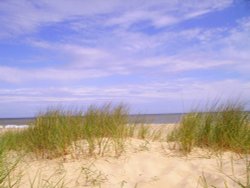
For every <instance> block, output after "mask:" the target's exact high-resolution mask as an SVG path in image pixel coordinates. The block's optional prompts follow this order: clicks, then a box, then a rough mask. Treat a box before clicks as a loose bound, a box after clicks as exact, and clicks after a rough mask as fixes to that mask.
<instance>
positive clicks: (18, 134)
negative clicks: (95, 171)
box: [1, 104, 133, 158]
mask: <svg viewBox="0 0 250 188" xmlns="http://www.w3.org/2000/svg"><path fill="white" fill-rule="evenodd" d="M127 123H128V110H127V108H126V107H125V105H117V106H112V105H111V104H105V105H103V106H101V107H97V106H90V107H89V108H88V109H87V111H86V112H85V113H83V112H82V111H81V110H78V111H77V110H75V111H69V110H63V109H57V108H49V109H47V110H46V111H45V112H43V113H40V114H39V115H38V116H37V117H36V119H35V121H34V122H33V123H32V124H31V125H30V126H29V128H27V129H24V130H20V131H7V132H5V133H4V134H2V135H1V139H3V140H5V142H6V148H7V149H8V150H16V151H24V152H26V153H28V152H33V153H34V154H36V156H39V157H42V158H54V157H59V156H63V155H66V154H69V153H68V151H69V150H68V148H69V147H71V146H72V144H74V143H75V142H77V141H79V140H85V141H87V143H88V149H87V151H85V153H88V154H89V155H94V153H95V154H96V153H97V154H98V155H104V153H105V152H106V151H107V148H108V146H110V145H112V146H113V148H114V150H115V153H116V154H117V155H119V154H120V153H121V152H122V151H123V150H124V142H125V138H126V137H128V136H129V134H133V133H132V132H131V131H133V129H132V128H130V127H129V126H128V125H127ZM96 150H97V152H96Z"/></svg>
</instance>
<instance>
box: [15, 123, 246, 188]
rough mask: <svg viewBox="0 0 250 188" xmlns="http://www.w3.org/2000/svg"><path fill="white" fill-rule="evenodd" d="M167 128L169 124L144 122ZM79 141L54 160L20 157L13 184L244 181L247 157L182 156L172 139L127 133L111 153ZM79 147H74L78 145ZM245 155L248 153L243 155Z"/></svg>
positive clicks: (198, 152)
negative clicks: (121, 147) (84, 149)
mask: <svg viewBox="0 0 250 188" xmlns="http://www.w3.org/2000/svg"><path fill="white" fill-rule="evenodd" d="M149 127H151V128H152V130H153V129H161V130H162V129H164V130H165V131H170V130H172V129H173V125H160V126H149ZM83 145H84V141H81V142H79V143H78V145H76V146H75V148H74V149H72V148H71V149H70V153H69V154H67V155H65V156H63V157H60V158H55V159H37V158H35V157H32V155H27V156H24V157H23V158H22V159H21V162H19V164H18V166H17V168H16V170H15V172H14V173H13V174H12V176H13V177H15V178H12V179H18V178H17V177H19V178H20V180H19V181H18V183H17V185H18V186H17V187H21V188H26V187H104V188H119V187H123V188H135V187H137V188H155V187H157V188H183V187H185V188H193V187H209V186H215V187H225V186H228V187H240V186H239V185H238V184H237V183H236V182H235V181H238V180H240V181H241V182H245V181H246V174H244V173H245V172H246V160H245V159H246V158H245V157H246V156H244V155H243V156H240V155H236V154H234V153H232V152H224V153H221V154H216V153H214V152H211V151H208V150H206V149H200V148H194V149H193V151H192V152H191V153H189V154H188V155H184V154H183V153H181V152H180V151H179V150H178V145H177V144H176V143H170V142H166V141H164V140H161V141H152V140H150V139H136V138H129V139H128V140H127V141H126V145H125V151H124V152H123V153H122V154H121V155H120V156H115V155H114V154H113V153H112V151H110V152H106V153H105V155H104V156H98V155H96V156H95V157H93V156H91V157H89V156H87V155H84V154H83V153H81V151H80V148H81V147H80V146H83ZM78 146H79V147H78ZM248 157H249V156H248Z"/></svg>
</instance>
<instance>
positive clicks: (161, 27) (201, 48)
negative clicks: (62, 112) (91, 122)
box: [0, 0, 250, 117]
mask: <svg viewBox="0 0 250 188" xmlns="http://www.w3.org/2000/svg"><path fill="white" fill-rule="evenodd" d="M0 26H1V27H0V117H27V116H34V115H35V114H36V113H37V112H39V111H40V110H43V109H44V108H46V107H48V106H54V105H59V106H67V107H72V106H74V107H82V108H86V106H88V105H90V104H96V105H99V104H103V103H105V102H113V103H119V102H123V103H126V104H127V105H128V106H129V107H130V111H131V113H174V112H186V111H188V110H190V109H191V108H192V107H193V105H194V104H201V103H205V102H207V101H211V100H214V99H218V98H220V99H221V100H228V99H230V100H231V99H237V98H241V99H242V100H243V101H244V102H246V103H247V106H248V109H250V108H249V102H250V101H249V96H250V76H249V75H250V74H249V73H250V2H249V1H247V0H238V1H237V0H235V1H232V0H220V1H218V0H206V1H197V0H186V1H179V0H178V1H177V0H127V1H121V0H106V1H103V0H92V1H85V0H71V1H67V0H53V1H51V0H40V1H36V0H18V1H16V0H1V1H0Z"/></svg>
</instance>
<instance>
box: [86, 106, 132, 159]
mask: <svg viewBox="0 0 250 188" xmlns="http://www.w3.org/2000/svg"><path fill="white" fill-rule="evenodd" d="M127 122H128V111H127V108H126V107H125V106H124V105H118V106H116V107H112V106H111V105H110V104H107V105H104V106H102V107H101V108H98V107H95V106H91V107H90V108H89V109H88V110H87V112H86V113H85V115H84V126H83V129H82V131H83V135H84V138H85V139H86V140H87V142H88V145H89V154H93V152H94V150H95V149H96V147H97V149H98V154H100V155H103V154H104V152H105V151H106V150H107V147H108V145H110V144H112V145H113V146H114V149H115V152H116V154H120V153H121V152H122V151H123V149H124V141H125V138H127V137H128V135H129V131H131V130H130V128H129V127H128V126H127Z"/></svg>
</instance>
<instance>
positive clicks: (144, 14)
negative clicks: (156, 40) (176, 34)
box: [0, 0, 232, 36]
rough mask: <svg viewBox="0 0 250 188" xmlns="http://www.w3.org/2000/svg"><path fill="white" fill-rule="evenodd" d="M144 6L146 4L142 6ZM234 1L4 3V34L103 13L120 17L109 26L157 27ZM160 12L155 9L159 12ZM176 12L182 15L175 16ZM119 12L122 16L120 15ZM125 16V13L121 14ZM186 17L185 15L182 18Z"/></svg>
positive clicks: (0, 7)
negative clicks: (142, 24) (146, 23)
mask: <svg viewBox="0 0 250 188" xmlns="http://www.w3.org/2000/svg"><path fill="white" fill-rule="evenodd" d="M142 3H143V5H142ZM231 3H232V0H222V1H220V2H218V1H213V0H209V1H205V2H201V1H195V2H192V1H185V2H179V1H162V0H157V1H143V2H141V1H126V2H124V1H114V0H109V1H107V2H104V1H101V0H94V1H91V2H88V1H80V0H74V1H71V2H68V1H66V0H63V1H58V0H55V1H47V0H42V1H39V2H37V1H28V0H20V1H14V0H9V1H2V2H0V12H1V14H2V15H4V16H3V17H1V19H0V22H1V26H2V27H1V32H0V33H1V35H2V36H3V35H17V34H22V33H29V32H34V31H36V30H37V29H39V28H41V27H42V26H46V25H48V24H53V23H58V22H63V21H68V20H74V19H75V18H79V17H86V16H87V17H90V16H95V15H100V14H107V15H110V14H114V15H119V16H118V17H117V18H115V19H114V18H112V17H111V19H109V16H108V17H107V23H109V24H126V25H131V24H132V23H134V22H138V21H140V20H150V21H151V22H152V24H153V25H154V26H156V27H162V26H166V25H169V24H173V23H176V22H178V21H180V20H185V19H190V18H194V17H197V16H200V15H203V14H205V13H208V12H211V11H214V10H218V9H222V8H225V7H227V6H229V5H230V4H231ZM156 7H157V10H154V9H156ZM173 11H175V12H177V13H178V16H175V15H171V13H172V12H173ZM118 13H119V14H118ZM120 13H121V14H120ZM182 15H184V16H182Z"/></svg>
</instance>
